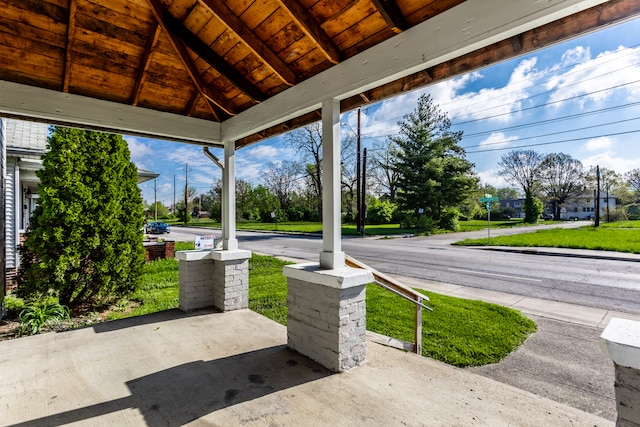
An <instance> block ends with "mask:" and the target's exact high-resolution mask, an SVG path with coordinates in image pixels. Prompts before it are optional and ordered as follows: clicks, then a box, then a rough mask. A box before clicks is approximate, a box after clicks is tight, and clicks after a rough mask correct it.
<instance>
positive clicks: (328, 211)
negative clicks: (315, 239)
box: [320, 99, 345, 270]
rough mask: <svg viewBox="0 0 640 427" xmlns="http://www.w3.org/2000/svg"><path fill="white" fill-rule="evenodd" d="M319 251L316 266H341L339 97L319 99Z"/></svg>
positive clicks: (325, 267) (332, 267) (342, 263)
mask: <svg viewBox="0 0 640 427" xmlns="http://www.w3.org/2000/svg"><path fill="white" fill-rule="evenodd" d="M322 179H323V183H322V252H321V253H320V268H321V269H324V270H335V269H339V268H342V267H344V266H345V264H344V252H342V251H341V242H340V239H341V228H340V227H341V223H340V200H341V197H340V101H339V100H337V99H326V100H324V101H323V102H322Z"/></svg>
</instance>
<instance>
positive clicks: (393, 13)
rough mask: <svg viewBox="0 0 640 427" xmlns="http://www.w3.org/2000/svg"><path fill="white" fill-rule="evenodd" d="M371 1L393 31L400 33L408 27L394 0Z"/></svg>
mask: <svg viewBox="0 0 640 427" xmlns="http://www.w3.org/2000/svg"><path fill="white" fill-rule="evenodd" d="M371 2H372V3H373V5H374V6H375V7H376V9H378V12H379V13H380V15H382V18H383V19H384V20H385V22H386V23H387V25H389V27H391V30H393V32H394V33H401V32H402V31H404V30H406V29H407V28H409V22H408V21H407V18H406V17H405V16H404V14H403V13H402V11H401V10H400V8H399V7H398V5H397V3H396V2H395V0H371Z"/></svg>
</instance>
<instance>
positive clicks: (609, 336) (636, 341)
mask: <svg viewBox="0 0 640 427" xmlns="http://www.w3.org/2000/svg"><path fill="white" fill-rule="evenodd" d="M600 339H601V345H602V350H603V351H604V353H605V354H606V355H607V356H609V357H610V358H611V359H612V360H613V364H614V366H615V369H616V378H615V383H614V384H615V391H616V405H617V409H618V420H617V422H616V425H617V426H625V427H640V322H635V321H633V320H626V319H619V318H615V317H614V318H613V319H611V320H610V321H609V324H608V325H607V327H606V328H605V330H604V331H603V332H602V335H601V336H600Z"/></svg>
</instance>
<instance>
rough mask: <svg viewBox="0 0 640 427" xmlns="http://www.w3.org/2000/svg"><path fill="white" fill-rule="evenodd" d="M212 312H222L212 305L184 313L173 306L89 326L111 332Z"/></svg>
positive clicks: (97, 331)
mask: <svg viewBox="0 0 640 427" xmlns="http://www.w3.org/2000/svg"><path fill="white" fill-rule="evenodd" d="M212 313H222V312H221V311H219V310H216V309H214V308H213V307H210V308H206V309H202V310H195V311H190V312H188V313H185V312H184V311H182V310H180V309H177V308H174V309H170V310H164V311H158V312H156V313H151V314H145V315H143V316H136V317H127V318H126V319H118V320H110V321H108V322H102V323H96V324H95V325H93V326H91V327H92V328H93V330H94V331H95V332H96V333H97V334H99V333H103V332H113V331H118V330H121V329H127V328H133V327H136V326H144V325H151V324H154V323H162V322H168V321H171V320H176V319H184V318H189V317H198V316H206V315H210V314H212Z"/></svg>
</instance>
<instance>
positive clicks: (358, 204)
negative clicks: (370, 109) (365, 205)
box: [356, 108, 364, 234]
mask: <svg viewBox="0 0 640 427" xmlns="http://www.w3.org/2000/svg"><path fill="white" fill-rule="evenodd" d="M356 150H357V151H356V211H357V212H356V230H358V234H360V233H361V228H362V224H363V223H364V221H363V219H362V205H361V202H360V188H361V187H360V109H359V108H358V133H357V134H356Z"/></svg>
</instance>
